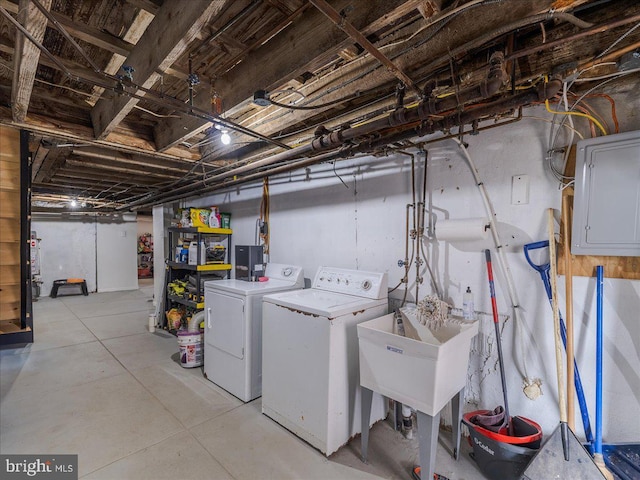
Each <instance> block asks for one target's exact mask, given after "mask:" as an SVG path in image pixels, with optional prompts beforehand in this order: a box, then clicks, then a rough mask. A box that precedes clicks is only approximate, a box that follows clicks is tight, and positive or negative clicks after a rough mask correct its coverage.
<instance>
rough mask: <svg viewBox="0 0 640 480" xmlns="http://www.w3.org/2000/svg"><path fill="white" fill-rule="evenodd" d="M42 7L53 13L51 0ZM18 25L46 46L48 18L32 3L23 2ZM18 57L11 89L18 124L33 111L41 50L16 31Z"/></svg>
mask: <svg viewBox="0 0 640 480" xmlns="http://www.w3.org/2000/svg"><path fill="white" fill-rule="evenodd" d="M41 5H42V6H43V7H44V8H46V9H47V10H49V9H50V8H51V0H42V2H41ZM18 22H20V25H22V26H23V27H24V28H25V29H26V30H27V31H28V32H29V33H30V34H31V35H32V36H33V38H34V39H35V40H37V41H38V42H40V43H42V40H43V39H44V32H45V30H46V28H47V17H45V16H44V14H43V13H42V12H41V11H40V10H38V9H37V8H36V6H35V5H33V3H31V2H30V1H29V0H20V10H19V11H18ZM15 45H16V47H15V48H16V54H15V55H13V84H12V89H11V111H12V114H13V119H14V120H15V121H16V122H22V121H24V119H25V117H26V116H27V110H28V108H29V100H30V99H31V91H32V89H33V82H34V80H35V78H36V69H37V68H38V59H39V58H40V50H39V49H38V47H37V46H36V45H35V44H34V43H33V42H31V41H30V40H29V39H28V38H26V37H25V36H24V34H23V33H22V32H21V31H20V30H18V29H17V28H16V42H15Z"/></svg>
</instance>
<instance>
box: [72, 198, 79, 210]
mask: <svg viewBox="0 0 640 480" xmlns="http://www.w3.org/2000/svg"><path fill="white" fill-rule="evenodd" d="M71 206H72V207H74V208H75V207H77V206H78V202H77V201H76V199H75V198H72V199H71Z"/></svg>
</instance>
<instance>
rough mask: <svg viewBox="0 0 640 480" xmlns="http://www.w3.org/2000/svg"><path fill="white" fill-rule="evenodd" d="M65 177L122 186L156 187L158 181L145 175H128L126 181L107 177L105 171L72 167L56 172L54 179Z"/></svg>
mask: <svg viewBox="0 0 640 480" xmlns="http://www.w3.org/2000/svg"><path fill="white" fill-rule="evenodd" d="M59 176H64V177H67V178H80V179H85V180H91V181H93V182H94V183H95V182H101V183H104V184H111V183H112V184H114V185H115V184H121V185H154V184H156V183H157V181H155V180H153V179H151V178H149V177H147V176H144V175H127V177H126V179H124V180H123V179H122V178H118V177H115V176H107V175H105V174H104V171H96V170H95V169H93V168H90V167H86V168H83V167H72V166H66V165H65V167H64V168H61V169H60V170H58V171H57V172H56V175H55V176H54V178H57V177H59Z"/></svg>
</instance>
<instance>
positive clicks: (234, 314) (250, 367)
mask: <svg viewBox="0 0 640 480" xmlns="http://www.w3.org/2000/svg"><path fill="white" fill-rule="evenodd" d="M265 276H266V277H267V278H268V279H269V280H268V281H266V282H247V281H245V280H234V279H230V280H215V281H210V282H205V284H204V290H205V294H204V308H205V320H206V321H205V327H204V373H205V375H206V377H207V378H208V379H209V380H211V381H212V382H214V383H215V384H217V385H219V386H220V387H222V388H224V389H225V390H227V391H228V392H230V393H231V394H233V395H235V396H236V397H238V398H239V399H240V400H242V401H244V402H249V401H251V400H253V399H254V398H258V397H259V396H260V395H261V394H262V297H263V295H265V294H267V293H273V292H282V291H285V290H294V289H300V288H303V287H304V273H303V271H302V268H301V267H296V266H292V265H282V264H276V263H269V264H267V267H266V270H265Z"/></svg>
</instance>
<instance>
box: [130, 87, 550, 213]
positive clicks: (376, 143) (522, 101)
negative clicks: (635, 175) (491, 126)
mask: <svg viewBox="0 0 640 480" xmlns="http://www.w3.org/2000/svg"><path fill="white" fill-rule="evenodd" d="M561 87H562V82H561V81H560V80H557V79H554V80H550V81H549V82H548V83H541V84H540V85H538V87H536V88H531V89H530V90H525V91H522V92H520V93H517V94H515V95H509V96H507V97H503V98H501V99H498V100H496V101H494V102H491V103H487V104H484V105H481V106H478V107H474V108H469V109H467V110H463V111H454V112H453V113H449V114H448V115H445V116H442V115H438V116H434V114H431V113H430V107H429V101H424V102H421V103H420V104H419V105H418V107H416V108H413V109H404V108H403V109H399V110H403V112H402V113H398V111H395V112H393V113H391V114H390V115H388V116H386V117H384V118H381V119H379V120H375V121H373V122H370V123H368V124H365V125H361V126H359V127H350V128H346V129H344V130H340V131H336V132H331V133H329V134H326V135H322V136H320V137H318V138H317V139H316V140H314V141H313V142H311V143H310V144H307V145H303V146H301V147H297V148H294V149H293V150H289V151H287V152H282V153H279V154H277V155H273V156H271V157H267V158H264V159H262V160H258V161H256V162H253V163H251V164H247V165H243V166H240V167H236V168H233V169H231V170H228V171H226V172H223V173H220V174H218V175H214V176H212V177H210V178H208V179H205V180H201V181H199V182H196V183H195V184H192V185H188V186H185V187H180V188H178V189H175V190H173V191H172V192H167V193H163V194H159V195H149V196H147V197H145V198H141V199H138V200H135V201H133V202H129V203H127V204H125V205H123V206H121V207H118V209H119V210H125V209H133V210H137V209H140V208H145V207H148V206H151V205H157V204H159V203H165V202H171V201H176V200H181V199H183V198H185V197H187V196H189V195H190V194H191V195H196V194H205V193H211V192H214V191H216V190H219V189H221V188H227V187H230V186H235V185H240V184H243V183H248V182H251V181H254V180H258V179H261V178H264V177H268V176H270V175H275V174H279V173H285V172H289V171H292V170H296V169H299V168H303V167H307V166H310V165H314V164H318V163H323V162H326V161H330V160H336V159H339V158H346V157H349V156H352V155H354V154H356V153H367V152H371V151H373V150H375V149H378V148H381V147H382V146H384V145H389V144H391V143H393V142H397V141H400V140H406V139H409V138H414V137H419V136H424V135H428V134H432V133H435V132H437V131H440V130H444V131H446V130H449V129H451V128H453V127H455V126H462V125H465V124H472V123H473V122H474V121H477V120H480V119H482V118H485V117H490V116H495V115H498V114H501V113H504V112H507V111H511V110H515V109H518V108H519V107H522V106H525V105H529V104H531V103H534V102H542V101H544V100H547V99H550V98H552V97H553V96H555V95H556V94H557V93H558V92H559V91H560V89H561ZM435 104H436V105H449V100H448V98H445V99H442V101H441V102H440V103H438V102H435ZM443 112H444V110H443ZM400 119H403V120H404V122H399V120H400ZM385 132H388V134H387V135H385ZM372 137H375V138H372ZM327 150H329V151H327ZM321 152H324V153H321ZM313 153H316V154H317V155H316V156H313V157H311V158H306V159H303V160H299V161H295V162H292V161H293V160H296V159H300V157H304V156H307V155H310V154H313ZM285 162H287V163H286V164H284V165H283V163H285Z"/></svg>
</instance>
